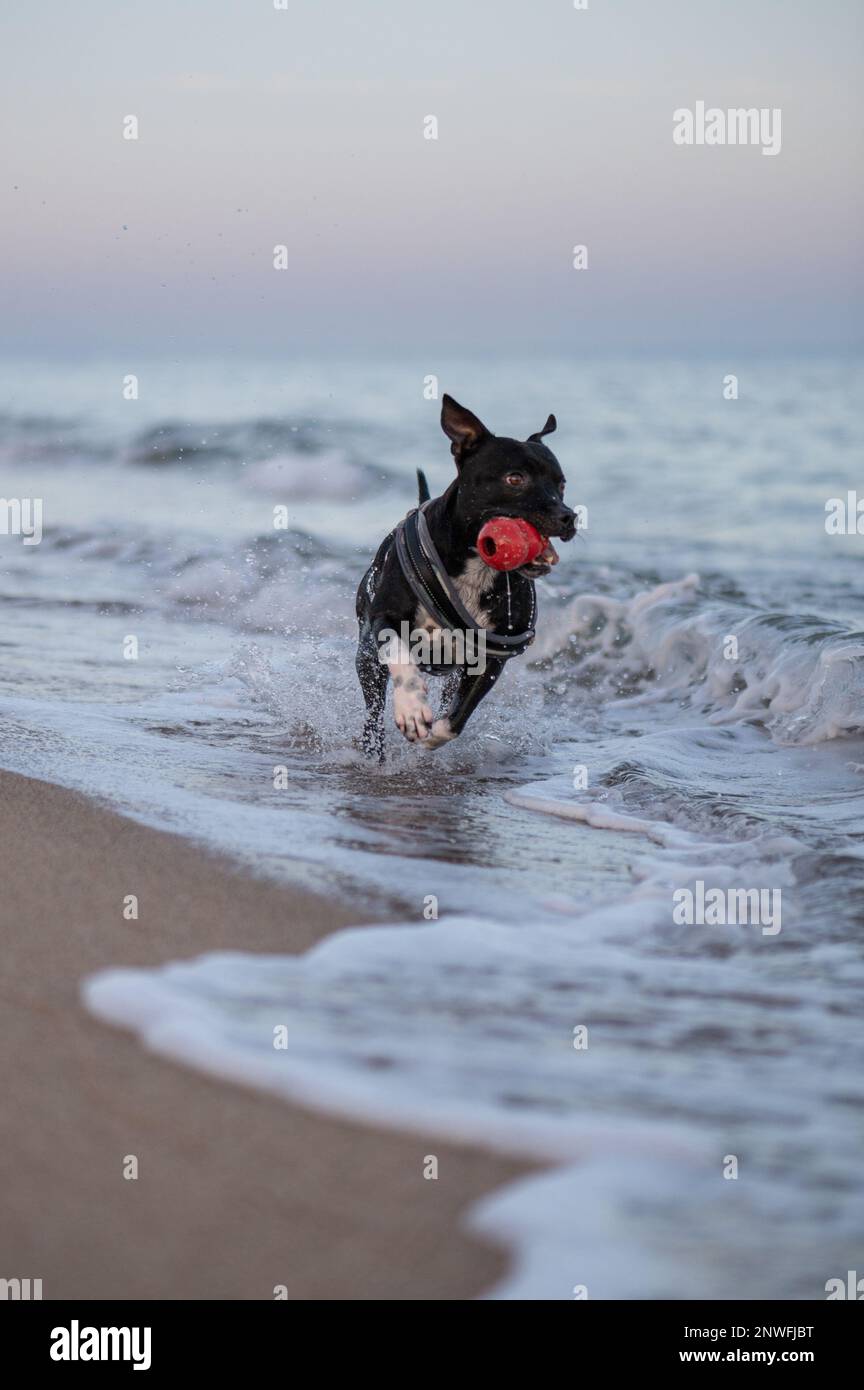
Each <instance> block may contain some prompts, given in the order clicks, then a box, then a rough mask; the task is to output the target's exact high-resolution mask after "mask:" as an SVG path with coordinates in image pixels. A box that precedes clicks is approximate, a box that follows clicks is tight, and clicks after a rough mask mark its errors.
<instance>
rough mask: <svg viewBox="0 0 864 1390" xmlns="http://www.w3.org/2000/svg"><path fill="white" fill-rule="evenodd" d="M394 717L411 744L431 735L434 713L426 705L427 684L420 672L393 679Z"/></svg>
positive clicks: (408, 673)
mask: <svg viewBox="0 0 864 1390" xmlns="http://www.w3.org/2000/svg"><path fill="white" fill-rule="evenodd" d="M393 717H394V718H395V720H396V728H397V729H398V730H399V732H400V733H401V734H402V735H403V736H404V737H405V738H407V740H408V742H409V743H416V742H417V741H418V740H420V741H422V740H423V739H425V738H426V736H427V734H428V733H429V730H430V728H431V726H432V711H431V709H430V708H429V705H428V704H427V703H426V682H425V681H424V679H423V677H422V676H421V675H420V673H419V672H418V671H409V672H407V673H404V674H403V673H400V674H398V675H395V676H394V677H393Z"/></svg>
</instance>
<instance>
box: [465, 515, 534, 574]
mask: <svg viewBox="0 0 864 1390" xmlns="http://www.w3.org/2000/svg"><path fill="white" fill-rule="evenodd" d="M548 544H549V542H548V540H547V539H546V537H545V536H541V535H540V532H539V531H537V530H535V529H534V527H533V526H532V525H531V523H530V522H528V521H523V520H522V518H521V517H518V516H493V518H492V520H491V521H487V522H486V525H485V526H483V527H482V528H481V530H480V534H479V535H478V537H477V549H478V550H479V552H480V558H481V560H485V562H486V564H487V565H489V566H490V567H491V568H492V569H493V570H518V569H519V568H520V566H522V565H530V564H531V561H532V560H536V559H537V556H538V555H540V554H542V552H543V551H544V550H545V549H546V547H547V545H548Z"/></svg>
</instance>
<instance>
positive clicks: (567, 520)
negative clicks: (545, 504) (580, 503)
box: [558, 507, 576, 541]
mask: <svg viewBox="0 0 864 1390" xmlns="http://www.w3.org/2000/svg"><path fill="white" fill-rule="evenodd" d="M558 524H559V526H560V527H561V539H562V540H565V541H570V540H572V539H573V537H574V536H575V534H576V513H575V512H574V511H573V509H572V507H559V509H558Z"/></svg>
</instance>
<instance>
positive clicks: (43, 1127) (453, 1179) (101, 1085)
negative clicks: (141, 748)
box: [0, 773, 526, 1299]
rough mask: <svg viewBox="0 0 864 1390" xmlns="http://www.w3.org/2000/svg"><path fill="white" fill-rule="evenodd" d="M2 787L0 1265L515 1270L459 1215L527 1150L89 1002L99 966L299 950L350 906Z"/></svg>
mask: <svg viewBox="0 0 864 1390" xmlns="http://www.w3.org/2000/svg"><path fill="white" fill-rule="evenodd" d="M0 793H2V795H0V836H2V844H3V846H4V856H3V857H4V872H3V894H2V902H3V909H2V916H3V951H2V967H0V968H2V1005H3V1007H2V1025H0V1026H2V1040H0V1045H2V1049H3V1055H4V1058H5V1061H6V1065H5V1067H4V1073H5V1081H4V1087H3V1090H4V1094H3V1102H2V1107H0V1127H2V1139H0V1184H2V1191H3V1203H2V1209H3V1215H2V1229H0V1250H2V1252H3V1268H2V1271H0V1272H2V1274H3V1275H4V1277H10V1278H11V1277H19V1278H28V1277H29V1278H31V1279H33V1278H40V1279H42V1281H43V1294H44V1297H45V1298H46V1299H61V1298H70V1299H101V1298H124V1299H133V1298H142V1299H166V1298H167V1299H180V1298H182V1299H189V1298H204V1299H258V1298H261V1299H271V1298H272V1297H273V1289H274V1286H276V1285H278V1284H284V1285H286V1286H287V1289H288V1296H289V1297H290V1298H299V1299H319V1298H320V1299H358V1298H359V1299H466V1298H472V1297H474V1296H476V1295H478V1294H480V1293H482V1292H483V1290H484V1289H486V1288H487V1287H488V1286H489V1285H490V1284H492V1283H493V1282H494V1281H495V1280H496V1279H498V1278H499V1277H501V1275H502V1274H503V1272H504V1271H505V1269H506V1265H507V1260H506V1256H505V1254H504V1253H503V1252H502V1251H499V1250H494V1249H491V1248H486V1247H484V1246H482V1245H481V1244H480V1243H478V1242H477V1241H475V1240H474V1239H471V1238H469V1237H468V1236H466V1234H464V1232H463V1231H462V1230H461V1229H460V1216H461V1213H463V1211H464V1210H465V1208H466V1207H467V1206H468V1205H469V1204H470V1203H471V1202H472V1201H473V1200H474V1199H476V1198H477V1197H478V1196H480V1195H481V1194H483V1193H484V1192H486V1191H488V1190H489V1189H490V1188H492V1187H494V1186H496V1185H498V1184H500V1183H502V1182H505V1181H507V1180H508V1179H510V1178H512V1177H514V1176H517V1175H518V1174H520V1173H521V1172H524V1171H526V1165H524V1164H520V1163H517V1162H514V1161H509V1160H506V1159H504V1158H501V1157H498V1156H494V1155H490V1154H486V1153H482V1152H479V1151H473V1150H470V1149H466V1148H463V1147H458V1146H455V1145H450V1144H447V1143H445V1142H444V1141H443V1140H442V1139H439V1138H437V1137H434V1136H432V1137H430V1138H429V1139H428V1140H425V1139H423V1138H418V1137H416V1136H411V1135H405V1136H403V1135H399V1134H396V1133H392V1132H386V1133H385V1132H382V1131H376V1130H374V1129H370V1128H362V1127H360V1126H357V1125H354V1124H347V1123H342V1122H340V1121H337V1120H335V1119H331V1118H329V1117H327V1116H323V1115H318V1114H313V1113H310V1112H308V1111H305V1110H301V1109H299V1108H297V1107H294V1106H288V1105H285V1104H284V1103H281V1102H278V1101H274V1100H273V1099H272V1098H268V1097H263V1096H258V1095H255V1094H252V1093H247V1092H245V1091H244V1090H242V1089H240V1088H237V1087H233V1086H230V1085H221V1084H217V1083H215V1082H211V1081H209V1080H208V1079H207V1078H205V1077H202V1076H200V1075H198V1074H195V1073H192V1072H186V1071H184V1070H182V1069H180V1068H177V1067H174V1066H173V1065H171V1064H169V1063H167V1062H165V1061H162V1060H161V1059H158V1058H155V1057H152V1056H150V1055H148V1054H146V1053H145V1052H144V1051H143V1050H142V1049H141V1048H140V1046H139V1045H138V1043H137V1042H136V1041H135V1040H134V1039H133V1038H132V1037H131V1036H127V1035H126V1034H125V1033H122V1032H119V1031H115V1030H113V1029H111V1028H108V1027H105V1026H103V1025H100V1024H99V1023H98V1022H96V1021H94V1020H93V1019H92V1018H90V1017H88V1015H87V1014H86V1013H85V1012H84V1010H83V1008H82V1007H81V1004H80V1002H79V994H78V991H79V983H80V981H81V979H82V977H83V976H85V975H87V974H88V973H89V972H92V971H94V970H97V969H99V968H101V967H105V966H109V965H152V964H159V963H161V962H163V961H166V960H168V959H178V958H183V957H187V956H193V955H197V954H200V953H202V952H205V951H208V950H216V949H224V948H237V949H243V950H247V951H261V952H266V951H302V950H304V949H305V948H307V947H308V946H309V945H311V944H312V943H313V942H315V941H317V940H319V939H320V938H321V937H322V936H324V935H325V934H327V933H328V932H331V931H333V930H335V929H338V928H339V927H341V926H343V925H346V924H348V923H349V922H350V921H351V916H350V913H349V912H348V911H347V910H345V909H344V908H343V907H342V906H340V904H339V903H337V902H329V901H325V900H322V899H318V898H315V897H312V896H310V895H308V894H306V893H304V892H300V891H291V890H286V889H283V888H281V887H278V886H274V885H272V884H269V883H266V882H261V881H257V880H255V879H253V878H251V877H249V876H248V875H246V874H244V873H242V872H240V871H239V870H237V869H235V868H234V867H233V866H232V865H231V864H230V863H228V862H226V861H223V860H219V859H215V858H213V857H212V856H210V855H208V854H206V853H205V852H204V851H199V850H198V849H196V848H195V846H193V845H190V844H189V843H187V842H185V841H181V840H180V839H178V838H177V837H175V836H172V835H168V834H163V833H161V832H158V831H153V830H149V829H147V828H145V827H142V826H140V825H138V824H136V823H135V822H133V821H130V820H127V819H124V818H122V817H120V816H118V815H115V814H114V813H113V812H111V811H108V810H105V809H103V808H102V807H100V806H97V805H95V804H92V803H91V802H89V801H87V800H85V799H83V798H82V797H80V796H78V795H77V794H75V793H72V792H69V791H66V790H64V789H62V788H58V787H55V786H52V785H49V784H47V783H44V782H37V781H33V780H30V779H27V778H23V777H19V776H15V775H12V774H8V773H3V774H0ZM130 893H135V894H136V895H137V896H138V899H139V918H138V920H137V921H127V920H124V917H123V909H122V904H123V899H124V897H125V896H126V895H127V894H130ZM430 1152H434V1153H435V1154H436V1155H437V1156H438V1160H439V1179H438V1181H436V1182H433V1181H427V1180H424V1178H423V1156H424V1154H427V1153H430ZM133 1154H134V1155H135V1156H136V1157H137V1159H138V1164H139V1177H138V1179H137V1180H135V1181H130V1180H127V1179H125V1178H124V1177H123V1165H124V1159H125V1157H126V1156H127V1155H133Z"/></svg>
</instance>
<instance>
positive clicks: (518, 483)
mask: <svg viewBox="0 0 864 1390" xmlns="http://www.w3.org/2000/svg"><path fill="white" fill-rule="evenodd" d="M441 427H442V429H443V430H444V433H445V434H446V435H447V436H448V437H449V439H450V441H451V444H450V449H451V452H452V454H453V457H454V458H455V460H456V469H457V476H456V478H455V479H454V481H453V482H452V483H451V484H450V486H449V487H448V489H447V491H446V492H445V493H444V495H443V496H442V497H436V498H435V499H434V501H432V500H430V499H429V490H428V487H427V486H426V479H425V478H424V476H423V474H422V473H420V472H418V479H419V483H420V504H421V505H420V507H419V509H418V510H417V511H414V512H410V513H409V515H408V517H407V518H406V520H405V521H404V522H402V523H400V525H399V526H398V527H397V528H396V530H395V531H393V532H391V533H390V535H389V536H388V537H387V538H386V540H384V541H383V542H382V544H381V546H380V548H379V550H378V554H377V555H376V556H375V559H374V561H373V562H372V564H371V566H370V567H369V569H368V570H367V571H366V574H365V575H364V576H363V579H362V581H361V583H360V588H359V589H358V591H357V618H358V621H359V623H360V642H359V646H358V649H357V674H358V676H359V678H360V685H361V687H362V690H363V695H364V698H365V700H366V710H367V715H366V722H365V725H364V728H363V737H362V740H361V746H362V748H363V751H364V752H366V753H368V754H369V755H370V756H373V757H378V758H379V759H380V758H383V752H384V725H383V714H384V703H385V700H386V697H387V681H388V678H389V677H390V676H392V678H393V710H394V716H395V719H396V726H397V728H398V729H399V730H400V732H401V733H402V734H403V735H404V736H405V738H406V739H408V741H409V742H410V743H414V742H419V744H420V746H421V747H422V748H438V747H440V745H441V744H442V743H447V742H449V740H450V739H452V738H456V737H457V736H458V735H459V734H460V733H461V732H462V729H463V728H464V727H465V724H466V722H467V721H468V719H469V717H470V715H471V714H472V712H473V711H474V710H475V709H476V707H477V705H478V704H479V703H480V701H481V700H482V699H483V697H484V696H485V695H487V694H488V692H489V691H490V690H491V688H492V686H493V685H494V684H495V682H496V680H497V679H498V677H499V675H500V674H501V672H502V670H503V669H504V665H505V662H506V661H507V660H508V658H509V657H511V656H518V655H520V654H521V652H523V651H524V650H525V648H526V647H527V646H528V645H529V644H530V642H531V641H533V638H534V629H533V622H534V614H535V611H536V604H535V593H534V584H533V582H532V581H533V580H534V579H536V578H538V577H539V576H540V575H543V574H548V573H549V570H550V567H551V566H552V565H554V564H557V562H558V556H557V554H556V553H555V550H554V547H553V546H552V545H548V546H547V547H546V549H545V550H544V551H543V553H542V554H541V555H540V556H539V557H538V558H537V559H536V560H535V561H534V562H533V563H532V564H527V565H523V567H522V568H521V569H518V570H511V571H509V572H508V573H502V572H499V571H496V570H493V569H490V568H489V566H488V565H486V564H485V563H484V562H483V560H481V558H480V556H479V554H478V551H477V534H478V532H479V530H480V528H481V526H482V525H483V523H484V522H486V521H488V520H490V519H491V518H492V517H496V516H509V517H522V518H523V519H524V520H525V521H528V522H530V523H531V525H532V526H534V527H536V529H537V530H538V531H539V532H540V534H541V535H543V536H558V537H560V538H561V539H562V540H565V541H569V540H571V539H572V538H573V536H574V535H575V533H576V517H575V515H574V513H573V512H572V511H571V509H570V508H569V507H567V506H565V505H564V502H563V494H564V474H563V473H562V472H561V466H560V464H559V463H558V460H557V459H556V457H555V455H554V454H553V453H552V452H551V450H550V449H547V447H546V445H545V444H543V443H542V437H543V435H545V434H551V432H552V431H553V430H554V429H555V427H556V425H555V416H554V415H550V416H549V419H548V420H547V421H546V424H545V425H544V426H543V429H542V430H540V431H539V432H538V433H537V434H532V435H531V436H530V437H529V438H528V439H527V440H526V441H525V443H522V442H521V440H516V439H504V438H497V437H496V436H495V435H493V434H490V433H489V431H488V430H487V429H486V427H485V425H483V424H481V422H480V421H479V420H478V419H477V416H476V415H473V414H472V413H471V411H470V410H466V409H465V408H464V407H463V406H461V405H459V404H457V402H456V401H454V400H453V399H452V397H450V396H445V397H444V400H443V403H442V409H441ZM409 632H410V633H415V634H418V636H420V637H422V636H423V634H424V633H425V634H428V635H429V641H430V643H432V644H433V645H434V643H435V642H436V641H440V645H441V646H446V648H447V650H446V654H445V656H444V657H443V658H442V657H440V655H437V654H433V655H432V656H431V657H430V656H428V655H427V654H426V652H425V651H424V650H423V649H422V643H421V652H420V656H419V657H418V656H416V655H415V654H414V652H413V649H412V648H413V642H412V646H411V647H410V648H409V645H408V643H407V641H406V638H407V635H408V634H409ZM454 633H455V634H457V635H461V637H462V639H463V648H464V650H463V652H461V653H459V654H458V655H456V656H454V655H453V644H452V640H449V639H452V637H453V635H454ZM445 637H447V638H448V643H444V642H443V639H444V638H445ZM473 639H478V642H479V648H480V659H478V655H477V645H476V644H475V645H474V646H473V647H472V640H473ZM439 650H440V647H439V648H436V653H437V651H439ZM465 652H468V653H469V655H470V658H471V659H467V658H466V656H465ZM422 671H435V672H439V673H440V672H441V671H444V672H448V673H449V677H450V679H449V680H448V681H447V685H446V688H445V695H444V703H443V705H442V710H441V712H440V713H439V716H438V718H437V719H436V718H434V716H433V714H432V710H431V709H430V708H429V705H428V703H427V687H426V682H425V680H424V679H423V676H422V674H421V672H422Z"/></svg>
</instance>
